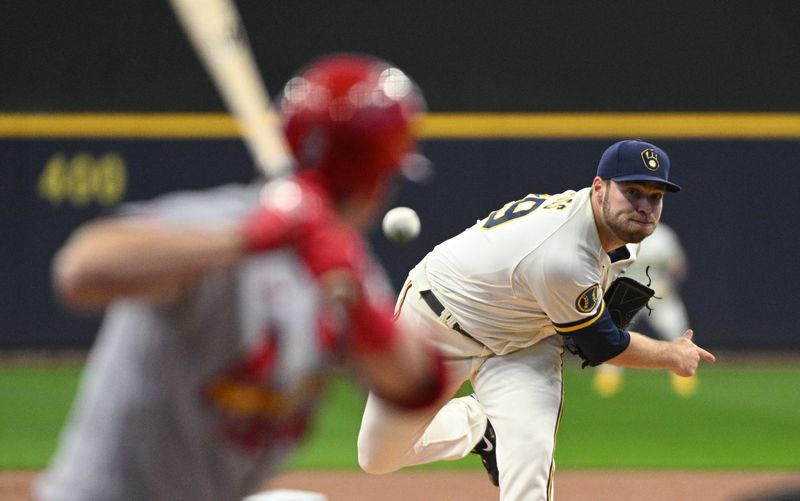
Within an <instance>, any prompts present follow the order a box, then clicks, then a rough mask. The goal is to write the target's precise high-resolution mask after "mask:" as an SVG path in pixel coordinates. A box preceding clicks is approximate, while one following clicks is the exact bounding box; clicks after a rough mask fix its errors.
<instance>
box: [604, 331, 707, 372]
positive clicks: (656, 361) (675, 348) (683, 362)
mask: <svg viewBox="0 0 800 501" xmlns="http://www.w3.org/2000/svg"><path fill="white" fill-rule="evenodd" d="M693 335H694V333H693V332H692V330H691V329H689V330H687V331H686V332H685V333H684V334H683V335H682V336H681V337H679V338H678V339H675V340H674V341H671V342H666V341H659V340H655V339H652V338H649V337H647V336H644V335H642V334H639V333H638V332H630V336H631V340H630V344H628V347H627V348H626V349H625V350H624V351H623V352H622V353H620V354H619V355H617V356H616V357H613V358H611V359H610V360H607V361H606V363H609V364H613V365H618V366H621V367H631V368H642V369H669V370H671V371H672V372H674V373H675V374H677V375H678V376H687V377H688V376H692V375H694V373H695V371H696V370H697V366H698V365H699V364H700V361H701V360H705V361H707V362H714V361H716V357H714V355H713V354H712V353H710V352H708V351H706V350H704V349H703V348H700V347H699V346H697V345H696V344H694V341H692V337H693Z"/></svg>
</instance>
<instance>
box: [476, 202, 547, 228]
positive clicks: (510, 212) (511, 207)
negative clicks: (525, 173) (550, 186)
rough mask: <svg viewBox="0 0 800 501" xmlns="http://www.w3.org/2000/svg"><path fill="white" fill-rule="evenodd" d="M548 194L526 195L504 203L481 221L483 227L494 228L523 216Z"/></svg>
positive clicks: (533, 209) (540, 203) (537, 205)
mask: <svg viewBox="0 0 800 501" xmlns="http://www.w3.org/2000/svg"><path fill="white" fill-rule="evenodd" d="M548 198H550V195H528V196H527V197H525V198H523V199H522V200H516V201H514V202H509V203H507V204H505V205H504V206H503V207H502V208H501V209H499V210H496V211H494V212H492V213H491V214H489V217H487V218H486V221H484V223H483V227H484V228H494V227H495V226H497V225H500V224H503V223H505V222H507V221H511V220H512V219H516V218H518V217H522V216H525V215H527V214H530V213H531V212H533V211H535V210H536V209H537V208H538V207H539V206H540V205H542V204H543V203H544V202H545V201H546V200H547V199H548Z"/></svg>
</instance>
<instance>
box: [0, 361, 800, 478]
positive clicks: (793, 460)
mask: <svg viewBox="0 0 800 501" xmlns="http://www.w3.org/2000/svg"><path fill="white" fill-rule="evenodd" d="M78 372H79V368H78V367H69V366H67V367H64V366H57V367H52V368H47V367H42V366H41V365H37V366H36V367H31V368H24V367H18V366H9V367H3V366H0V469H10V468H40V467H42V466H44V465H45V464H46V462H47V459H48V457H49V456H50V454H52V452H53V450H54V447H55V444H56V438H57V434H58V429H59V428H60V426H61V424H62V423H63V421H64V418H65V416H66V413H67V410H68V408H69V403H70V401H71V399H72V397H73V394H74V391H75V388H76V386H77V378H78ZM592 374H593V371H592V370H590V369H586V370H583V371H582V370H580V369H578V368H577V367H576V366H574V365H568V366H567V369H566V371H565V378H566V385H567V389H566V403H565V408H564V415H563V419H562V422H561V428H560V432H559V438H558V446H557V460H558V464H559V467H560V468H667V469H672V468H675V469H677V468H681V469H683V468H692V469H755V470H797V469H800V454H797V451H798V450H800V425H799V424H800V367H796V366H791V365H788V364H783V365H773V366H767V365H762V366H754V365H739V366H737V365H730V364H718V365H717V366H704V367H703V370H702V371H701V373H700V386H699V389H698V392H697V394H696V395H695V396H694V397H692V398H688V399H685V398H680V397H678V396H676V395H674V394H673V393H672V392H671V390H670V388H669V382H668V377H667V374H666V373H664V372H647V371H633V370H630V371H626V372H625V382H624V386H623V390H622V391H621V392H620V393H619V394H617V395H615V396H614V397H611V398H601V397H599V396H597V395H595V394H594V393H593V392H592V390H591V377H592ZM363 402H364V394H363V392H362V391H360V390H359V389H357V388H356V387H355V386H354V385H353V384H352V383H351V382H349V381H348V380H344V379H335V380H333V381H332V382H331V384H330V388H329V393H328V398H327V399H326V400H325V401H324V402H323V403H322V407H321V409H320V412H319V413H318V414H317V417H316V419H315V426H314V428H313V430H312V432H311V434H310V435H309V437H308V439H307V440H306V442H305V443H304V444H303V445H302V447H301V448H300V450H299V451H298V453H297V454H296V455H295V456H294V457H293V458H292V460H291V461H290V463H289V465H288V468H290V469H312V468H313V469H339V468H345V469H349V468H357V462H356V436H357V433H358V427H359V423H360V416H361V410H362V408H363ZM423 468H428V469H430V468H432V469H442V468H458V469H462V468H465V469H471V468H480V463H479V461H478V459H477V457H472V456H470V457H468V458H465V459H463V460H461V461H453V462H440V463H436V464H433V465H427V466H425V467H423Z"/></svg>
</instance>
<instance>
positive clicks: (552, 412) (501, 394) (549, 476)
mask: <svg viewBox="0 0 800 501" xmlns="http://www.w3.org/2000/svg"><path fill="white" fill-rule="evenodd" d="M561 346H562V344H561V339H560V338H558V337H556V336H554V337H553V338H549V339H546V340H544V341H541V342H539V343H537V344H536V345H534V346H532V347H530V348H527V349H524V350H521V351H518V352H515V353H512V354H509V355H503V356H497V357H492V358H489V359H488V360H487V361H486V362H485V363H484V364H483V365H482V367H481V369H480V371H479V372H478V374H477V375H476V377H475V379H474V381H473V384H474V386H475V392H476V394H477V396H478V400H479V401H480V403H481V404H482V406H483V408H484V410H485V412H486V414H487V415H488V417H489V420H490V421H491V423H492V426H493V427H494V430H495V433H496V436H497V443H496V448H497V466H498V469H499V471H500V499H502V500H514V501H533V500H537V501H538V500H549V499H551V496H552V483H553V473H554V470H555V463H554V460H553V452H554V449H555V434H556V429H557V426H558V420H559V418H560V414H561V405H562V375H561V354H562V351H563V350H562V348H561Z"/></svg>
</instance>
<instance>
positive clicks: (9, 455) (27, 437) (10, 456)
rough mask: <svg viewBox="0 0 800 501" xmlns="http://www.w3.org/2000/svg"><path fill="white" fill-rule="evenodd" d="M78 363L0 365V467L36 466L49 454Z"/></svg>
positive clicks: (23, 467)
mask: <svg viewBox="0 0 800 501" xmlns="http://www.w3.org/2000/svg"><path fill="white" fill-rule="evenodd" d="M79 373H80V367H79V366H74V365H72V366H63V365H59V366H54V367H46V366H42V365H41V364H37V365H36V366H35V367H21V366H17V365H14V366H9V367H2V366H0V468H2V469H11V468H14V469H28V468H40V467H42V466H43V465H44V464H45V463H46V462H47V459H48V458H49V457H50V455H51V454H52V452H53V450H54V448H55V444H56V441H57V438H58V432H59V428H60V427H61V425H62V423H63V422H64V420H65V417H66V414H67V411H68V409H69V406H70V402H71V401H72V398H73V395H74V394H75V390H76V388H77V383H78V374H79Z"/></svg>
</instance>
